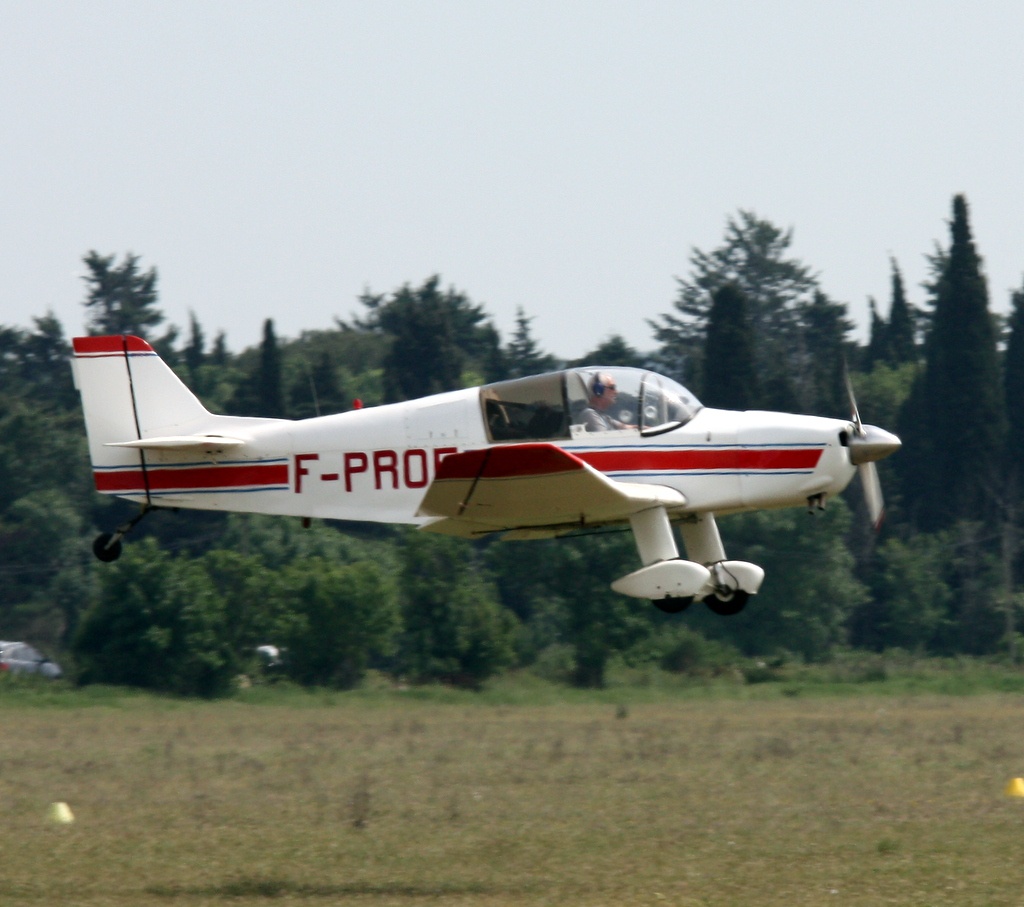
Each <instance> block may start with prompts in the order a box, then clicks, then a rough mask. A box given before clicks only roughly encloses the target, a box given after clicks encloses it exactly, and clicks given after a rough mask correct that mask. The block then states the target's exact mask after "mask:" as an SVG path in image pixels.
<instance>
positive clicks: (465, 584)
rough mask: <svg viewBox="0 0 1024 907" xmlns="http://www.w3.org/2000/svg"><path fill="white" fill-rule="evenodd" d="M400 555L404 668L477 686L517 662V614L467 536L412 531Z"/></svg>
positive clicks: (417, 676) (421, 676) (419, 677)
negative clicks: (506, 606) (504, 603)
mask: <svg viewBox="0 0 1024 907" xmlns="http://www.w3.org/2000/svg"><path fill="white" fill-rule="evenodd" d="M401 557H402V571H401V590H400V595H401V600H402V613H403V617H404V627H405V629H404V633H403V636H402V643H401V649H400V653H399V665H400V670H401V672H402V673H404V674H406V675H408V676H409V677H411V678H412V679H414V680H416V681H419V682H422V681H430V680H440V681H444V682H446V683H454V684H456V685H459V686H468V687H478V686H479V685H480V684H481V683H483V681H484V680H486V679H487V678H488V677H490V676H491V675H492V674H494V673H496V672H497V671H500V670H501V669H502V668H504V667H507V666H508V665H509V664H511V663H512V660H513V657H514V643H515V634H516V628H517V621H516V619H515V617H514V616H513V615H512V613H511V612H510V611H507V610H505V609H503V608H502V607H501V606H500V605H499V603H498V599H497V594H496V591H495V589H494V585H493V584H492V583H491V581H490V579H489V578H488V577H487V576H486V574H485V572H484V570H483V566H482V563H481V561H480V558H479V556H478V553H477V551H476V550H475V549H474V548H473V547H472V546H471V545H470V544H469V543H468V542H464V541H462V540H461V539H453V538H448V537H445V536H434V535H430V534H429V533H424V532H409V533H407V534H406V536H405V540H404V543H403V545H402V551H401Z"/></svg>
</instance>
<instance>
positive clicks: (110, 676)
mask: <svg viewBox="0 0 1024 907" xmlns="http://www.w3.org/2000/svg"><path fill="white" fill-rule="evenodd" d="M949 227H950V237H949V242H948V244H945V245H939V246H937V247H936V248H935V249H934V250H933V251H932V252H930V253H928V254H927V258H928V261H929V263H930V274H931V277H930V280H929V281H928V283H927V285H925V286H923V287H919V288H913V289H911V288H907V287H905V286H904V284H903V280H902V277H901V273H900V269H899V264H898V262H896V261H892V262H891V265H890V267H891V278H892V283H891V286H892V292H891V297H890V298H889V299H887V300H881V301H874V300H873V301H872V306H871V311H872V323H871V325H870V333H869V335H868V337H867V340H866V342H859V341H858V340H857V339H855V338H854V336H853V331H854V325H853V324H852V322H851V321H850V320H849V317H848V312H847V307H846V305H845V303H843V302H840V301H837V300H833V299H831V298H829V297H828V296H827V295H826V293H825V292H824V290H823V289H822V288H821V286H820V283H819V278H818V276H817V275H816V274H815V272H814V271H813V269H812V267H811V266H810V265H809V264H805V263H803V262H801V261H799V260H797V259H795V258H794V257H793V256H792V254H791V252H790V245H791V241H792V234H791V232H790V231H786V230H782V229H780V228H778V227H777V226H775V225H774V224H772V223H771V222H769V221H766V220H762V219H760V218H758V217H757V216H756V215H755V214H753V213H752V212H748V211H740V212H738V213H737V215H735V216H734V217H730V218H729V219H728V221H727V227H726V231H725V235H724V237H723V241H722V244H721V245H720V246H719V247H717V248H715V249H713V250H710V251H702V250H698V249H694V250H693V251H692V253H691V255H690V257H689V272H688V274H687V276H685V277H682V278H677V280H678V295H677V298H676V300H675V301H674V303H673V302H672V301H669V304H668V305H667V308H668V309H669V311H667V312H666V313H665V314H664V315H662V316H661V317H660V318H658V319H657V320H656V321H654V322H651V323H650V327H651V330H652V336H653V346H652V348H651V349H649V350H643V351H641V350H636V349H633V348H631V347H630V346H629V344H627V343H626V342H625V341H624V340H623V338H622V337H621V336H620V335H618V334H616V333H614V329H615V327H616V325H611V324H610V325H609V329H610V332H609V334H608V336H607V339H606V340H605V341H604V342H603V343H602V344H601V345H600V346H599V347H598V348H597V349H595V350H593V351H591V352H590V353H588V354H587V355H586V356H584V357H583V358H582V359H581V360H579V363H578V364H582V363H584V362H586V363H590V364H604V365H631V366H643V367H650V368H653V369H655V370H657V371H661V372H663V373H666V374H669V375H671V376H672V377H675V378H677V379H679V380H681V381H683V382H684V383H686V384H687V385H688V386H689V387H690V388H691V389H692V390H694V391H695V392H696V394H697V396H698V397H699V398H700V399H701V400H702V401H703V402H704V403H705V404H706V405H710V406H719V407H724V408H735V409H773V410H784V411H791V412H802V413H815V414H821V415H827V416H835V417H846V416H848V415H849V413H850V406H849V400H848V395H847V391H846V387H845V382H844V370H846V369H848V370H849V372H850V374H851V376H852V383H853V385H854V387H855V389H856V393H857V397H858V402H859V408H860V412H861V414H862V416H863V418H864V419H865V421H867V422H871V423H874V424H877V425H881V426H883V427H885V428H888V429H890V430H895V431H896V432H897V433H898V434H900V436H901V437H902V439H903V442H904V448H903V450H902V451H901V452H900V453H899V454H898V455H896V456H895V457H893V458H891V459H890V460H887V461H885V462H883V463H881V464H880V471H881V476H882V482H883V487H884V488H885V492H886V499H887V504H888V516H887V519H886V522H885V523H884V525H883V528H882V530H881V532H880V533H878V534H876V533H874V532H873V531H872V530H871V528H870V527H869V526H868V525H867V524H868V520H867V516H866V514H865V512H864V508H863V505H862V503H861V496H860V493H859V488H858V487H857V482H856V481H855V482H854V483H853V485H852V486H851V488H850V489H849V490H848V491H847V493H846V495H844V498H843V499H840V500H835V501H831V502H829V507H828V509H827V511H826V512H825V513H824V514H819V515H817V516H815V517H814V518H809V517H808V516H807V515H806V514H805V513H803V512H801V511H799V510H789V511H779V512H770V513H755V514H748V515H741V516H731V517H725V518H722V519H721V520H720V528H721V530H722V534H723V537H724V540H725V543H726V548H727V550H728V551H729V553H730V555H731V556H732V557H735V558H742V559H745V560H751V561H754V562H756V563H759V564H761V565H762V566H763V567H764V568H765V570H766V571H767V578H766V580H765V583H764V587H763V590H762V592H761V594H760V595H759V596H757V597H756V598H755V599H752V600H751V603H750V605H749V606H748V607H747V609H746V610H745V611H744V612H743V613H742V614H741V615H739V616H736V617H732V618H721V617H716V616H714V615H712V614H710V612H708V611H707V609H705V608H704V607H703V606H701V605H695V606H694V607H693V608H691V609H690V610H689V611H687V612H685V613H684V614H682V615H676V616H668V615H665V614H662V613H660V612H659V611H657V610H656V609H655V608H653V607H652V606H650V605H648V604H646V603H644V602H640V601H636V600H632V599H628V598H624V597H622V596H619V595H616V594H615V593H613V592H612V591H611V590H610V588H609V583H610V582H611V581H612V580H613V579H615V578H616V577H618V576H621V575H622V574H624V573H627V572H629V571H631V570H633V569H635V568H636V566H637V563H638V562H637V556H636V551H635V547H634V544H633V539H632V536H631V534H630V533H629V532H602V533H597V534H593V535H586V536H581V537H578V538H571V539H561V540H552V541H534V542H508V543H506V542H501V541H499V540H485V541H481V542H475V543H471V542H467V541H463V540H458V539H452V538H447V537H442V536H435V535H431V534H429V533H422V532H418V531H416V530H415V529H411V528H408V527H393V526H386V525H378V524H365V523H361V524H357V523H344V522H330V523H326V524H325V523H318V524H314V525H313V526H311V527H303V525H302V524H301V523H300V521H298V520H289V519H286V518H265V517H254V516H246V515H237V514H219V513H203V512H196V511H190V512H181V513H176V512H171V511H159V512H157V513H155V514H154V515H152V516H150V517H149V518H148V519H147V520H145V521H144V522H143V523H141V524H140V526H139V527H138V529H137V530H136V531H135V532H133V534H132V535H131V536H130V537H129V540H128V543H127V544H126V546H125V554H124V556H123V557H122V558H121V559H120V560H119V561H117V562H116V563H113V564H100V563H99V562H97V561H96V560H95V559H94V558H93V555H92V551H91V543H92V539H93V537H94V536H95V535H96V534H97V533H98V532H99V531H101V530H103V531H109V530H111V529H113V528H114V527H115V526H116V525H118V524H119V523H121V522H122V521H124V520H125V519H127V518H129V517H131V516H132V515H133V514H134V513H135V508H134V507H133V505H129V504H127V503H126V502H120V501H116V500H111V499H109V498H106V497H103V496H100V495H98V494H96V493H95V492H94V490H93V487H92V478H91V472H90V468H89V462H88V455H87V452H86V446H85V438H84V427H83V423H82V418H81V414H80V410H79V403H78V397H77V393H76V392H75V390H74V388H73V386H72V380H71V371H70V368H69V365H68V360H69V358H70V342H69V336H70V335H69V334H68V333H67V332H66V331H65V327H64V326H63V325H61V324H60V323H59V322H58V321H57V320H56V319H55V318H54V317H53V315H52V314H45V315H42V316H40V317H36V318H33V319H32V324H31V326H29V327H16V326H0V387H2V392H0V470H2V471H0V474H2V476H3V481H2V483H0V577H2V580H3V582H2V584H0V638H4V639H26V640H28V641H31V642H33V643H35V644H37V645H40V646H42V647H43V648H44V649H45V650H47V651H48V653H49V654H51V655H54V656H55V657H57V658H58V659H61V660H63V661H65V662H66V664H67V665H69V666H71V667H72V670H73V673H74V675H75V676H77V677H78V678H79V679H80V680H81V681H83V682H109V683H123V684H133V685H139V686H145V687H151V688H156V689H163V690H168V691H173V692H179V693H186V694H199V695H216V694H218V693H220V692H223V691H225V690H226V689H228V687H229V686H230V684H231V682H232V681H233V680H234V679H235V678H236V677H237V676H238V675H240V674H247V673H248V674H254V675H255V674H258V665H257V663H256V660H255V649H256V647H257V646H259V645H261V644H273V645H276V646H278V647H280V648H281V649H282V650H283V652H284V657H283V664H282V665H281V666H280V667H278V668H277V669H276V670H277V671H278V672H279V673H281V674H283V675H286V676H288V677H290V678H291V679H292V680H294V681H295V682H298V683H302V684H325V685H335V686H342V687H344V686H351V685H353V684H356V683H358V682H359V680H360V678H361V677H362V676H363V675H364V674H365V672H366V671H367V670H368V669H370V668H373V669H376V670H378V671H382V672H385V673H387V674H389V675H391V676H393V677H394V678H395V679H396V680H402V681H403V682H410V683H417V682H430V681H441V682H448V683H456V684H461V685H467V686H476V685H479V684H480V683H482V682H483V681H484V680H486V678H487V677H489V676H491V675H493V674H494V673H495V672H499V671H503V670H507V669H511V668H516V667H530V668H532V669H533V670H536V671H538V672H541V673H543V674H545V675H546V676H550V677H553V678H558V679H563V680H565V681H566V682H572V683H576V684H580V685H592V686H597V685H601V684H602V683H603V682H604V679H605V672H606V669H607V666H608V664H609V662H610V660H611V659H613V658H621V659H624V660H626V661H627V662H628V663H643V662H648V663H650V662H657V663H659V664H660V665H661V666H662V667H664V668H666V669H668V670H675V671H688V672H694V673H700V672H710V671H714V670H716V669H717V668H718V667H720V666H721V665H723V664H726V663H728V662H729V660H730V659H733V658H737V657H740V656H764V657H775V658H800V659H805V660H808V661H822V660H827V659H828V658H829V657H830V656H831V655H833V654H834V653H835V652H837V651H838V650H840V649H843V648H850V647H852V648H861V649H871V650H883V649H889V648H901V649H907V650H912V651H915V652H919V653H922V654H937V655H955V654H961V653H962V654H972V655H985V654H1000V655H1003V656H1005V657H1007V658H1009V659H1011V660H1016V659H1017V656H1018V642H1017V641H1018V635H1019V634H1018V625H1019V623H1020V615H1021V612H1022V598H1021V594H1020V593H1019V592H1018V590H1017V580H1016V576H1017V572H1018V570H1019V569H1020V567H1021V566H1022V564H1021V558H1022V554H1021V552H1020V545H1019V543H1018V537H1019V527H1020V516H1019V513H1018V512H1019V511H1020V509H1021V507H1020V497H1021V494H1022V490H1021V488H1022V482H1021V478H1020V475H1019V473H1020V466H1019V463H1020V456H1019V451H1020V450H1021V449H1022V446H1021V445H1022V441H1024V288H1022V289H1021V290H1019V291H1016V292H1014V293H1013V294H1012V299H1011V314H1010V315H1009V317H1008V318H1000V317H997V316H995V315H994V314H993V313H992V311H991V310H990V299H989V293H988V289H987V286H986V283H985V279H984V269H983V265H982V261H981V257H980V254H979V252H978V250H977V249H976V248H975V245H974V242H973V239H972V236H971V230H970V223H969V216H968V208H967V203H966V200H965V199H964V198H963V197H961V196H958V197H956V198H955V199H954V200H953V206H952V217H951V220H950V222H949ZM84 262H85V265H86V276H85V292H84V298H83V323H84V324H83V325H82V326H79V325H74V326H72V329H71V332H70V333H71V334H75V333H79V332H80V330H82V329H84V330H85V331H87V332H89V333H97V334H100V333H112V332H116V333H121V332H129V333H135V334H139V335H141V336H144V337H146V338H147V339H149V340H150V342H151V343H153V345H154V346H155V347H156V348H157V349H158V350H159V351H160V352H161V354H162V355H163V356H164V357H165V358H166V359H167V361H168V362H169V363H170V364H171V365H172V366H173V367H174V368H175V369H176V370H177V371H178V372H179V374H180V375H181V377H182V378H183V379H184V380H185V382H186V383H187V384H188V385H189V386H190V387H191V388H192V389H193V390H194V391H195V392H196V393H197V394H198V396H199V397H200V398H201V399H202V400H203V401H204V403H205V404H206V405H207V407H208V408H209V409H211V410H212V411H215V412H228V413H232V414H238V415H261V416H285V417H290V418H303V417H307V416H312V415H315V414H318V413H329V412H337V411H342V410H345V409H348V408H351V407H352V406H353V405H354V401H355V400H356V399H357V398H358V399H359V400H360V401H361V402H362V404H363V405H365V406H373V405H376V404H380V403H383V402H388V401H394V400H402V399H411V398H415V397H419V396H423V395H426V394H430V393H435V392H439V391H444V390H447V389H451V388H454V387H459V386H471V385H476V384H480V383H484V382H489V381H496V380H501V379H504V378H510V377H517V376H521V375H526V374H533V373H536V372H540V371H545V370H548V369H551V368H556V367H561V366H563V365H566V364H577V363H566V362H565V360H563V359H559V358H558V356H557V351H550V352H549V351H545V350H542V349H541V348H540V346H539V344H538V343H537V342H536V340H535V338H534V337H533V336H532V334H531V328H530V324H531V318H530V317H529V315H528V313H527V312H526V311H525V310H524V309H520V310H519V316H518V318H517V322H516V329H515V331H514V332H513V334H512V336H511V337H508V338H502V337H501V336H500V334H499V332H498V330H497V329H496V328H495V326H494V324H493V321H492V320H491V318H490V316H489V315H488V314H487V312H486V310H485V307H484V306H483V305H482V304H479V303H476V302H474V301H473V300H472V299H471V298H470V296H469V295H468V294H467V293H466V292H464V291H462V290H458V289H455V288H451V287H445V286H443V285H442V282H441V280H440V278H438V277H436V276H435V277H429V278H427V279H426V280H425V281H424V282H423V283H422V284H420V285H413V284H408V285H405V286H402V287H400V288H398V289H395V290H393V291H391V292H387V293H381V294H373V293H369V292H368V293H366V294H365V295H364V296H363V297H362V298H361V299H360V300H359V303H358V312H357V314H356V315H354V316H352V315H350V316H349V317H348V318H347V319H346V320H341V319H337V320H336V321H335V322H334V324H332V325H331V326H329V327H327V328H323V329H315V330H313V329H311V330H308V331H305V332H303V333H302V334H301V335H300V336H299V337H296V338H288V339H285V338H278V337H277V336H276V335H275V332H274V325H273V322H272V321H267V322H265V323H264V325H263V341H262V343H261V344H260V345H259V346H258V347H255V348H251V349H246V350H242V351H240V352H234V351H231V350H229V348H228V345H227V338H226V337H225V336H224V335H223V334H220V335H217V336H214V337H208V336H207V334H206V332H205V330H204V327H203V325H202V323H201V316H200V315H198V314H193V315H192V317H191V320H190V324H189V325H187V326H186V327H185V328H183V329H179V328H175V327H169V326H167V325H166V323H165V318H164V315H163V313H162V312H161V310H160V308H159V298H158V280H157V271H156V269H155V268H152V267H151V268H148V269H144V268H143V266H142V264H141V261H140V258H139V257H138V256H136V255H132V254H128V255H125V256H124V257H122V258H121V260H118V258H117V256H116V255H102V254H99V253H97V252H90V253H88V254H87V255H85V257H84ZM623 302H624V305H623V306H622V311H623V312H628V311H629V306H628V304H626V303H628V301H627V300H624V301H623ZM623 317H627V316H625V315H624V316H623Z"/></svg>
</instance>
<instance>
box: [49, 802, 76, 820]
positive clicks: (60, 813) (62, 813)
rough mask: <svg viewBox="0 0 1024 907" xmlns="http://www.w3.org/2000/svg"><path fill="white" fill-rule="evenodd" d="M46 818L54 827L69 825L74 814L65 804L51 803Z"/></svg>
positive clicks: (73, 818)
mask: <svg viewBox="0 0 1024 907" xmlns="http://www.w3.org/2000/svg"><path fill="white" fill-rule="evenodd" d="M46 818H47V819H49V820H50V821H51V822H52V823H53V824H54V825H70V824H71V823H72V822H74V821H75V814H74V813H73V812H71V807H70V806H68V805H67V803H59V802H58V803H51V804H50V809H49V812H47V814H46Z"/></svg>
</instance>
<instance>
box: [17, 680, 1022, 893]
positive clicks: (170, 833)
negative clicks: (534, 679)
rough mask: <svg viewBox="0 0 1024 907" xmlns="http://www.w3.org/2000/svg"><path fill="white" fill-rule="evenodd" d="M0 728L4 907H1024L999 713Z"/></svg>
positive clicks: (157, 721)
mask: <svg viewBox="0 0 1024 907" xmlns="http://www.w3.org/2000/svg"><path fill="white" fill-rule="evenodd" d="M506 698H507V697H506ZM536 698H537V697H535V699H536ZM0 721H2V722H3V733H2V734H0V794H2V800H0V802H2V803H3V821H2V823H0V904H4V905H21V904H31V905H36V904H39V905H41V904H46V905H78V904H81V905H106V904H113V905H133V907H135V905H142V907H150V905H159V907H193V905H196V907H198V905H242V904H261V903H278V902H284V903H289V904H309V905H325V904H373V905H385V904H398V905H420V904H430V905H446V904H460V905H461V904H473V905H477V904H479V905H498V904H501V905H539V904H551V905H611V904H615V905H646V904H650V905H747V904H750V905H755V904H756V905H786V907H792V905H805V904H806V905H811V904H814V905H817V904H822V905H824V904H827V905H840V904H862V905H884V904H914V905H943V904H949V905H1003V904H1006V905H1018V904H1022V903H1024V865H1022V861H1021V852H1022V850H1024V799H1014V798H1009V797H1007V796H1005V795H1004V793H1003V789H1004V787H1005V785H1006V783H1007V781H1008V780H1009V779H1010V778H1013V777H1015V776H1020V775H1024V696H1021V695H1019V694H1011V693H996V694H985V695H975V696H962V697H947V696H942V695H935V694H919V695H905V696H902V695H901V696H877V695H850V696H805V695H796V696H794V695H789V696H784V695H781V693H780V692H779V691H778V690H776V689H769V688H768V687H767V686H764V687H757V688H752V687H748V688H746V691H745V692H744V693H743V695H742V696H740V695H730V696H718V695H706V696H694V695H689V696H684V695H674V694H671V693H665V694H661V695H654V694H650V693H648V694H646V695H643V696H640V695H637V696H634V697H632V698H630V697H628V696H623V695H621V694H619V695H617V694H615V693H614V691H613V692H612V693H607V694H602V695H596V694H591V695H579V696H573V695H570V694H568V693H567V694H566V695H565V696H562V697H561V698H559V697H558V696H552V697H551V701H550V702H546V703H544V702H537V701H534V702H532V703H531V704H515V703H511V702H508V701H502V699H501V698H500V697H488V696H487V695H484V696H474V695H472V694H458V695H456V694H444V695H437V696H430V695H426V696H423V695H418V694H416V693H415V692H414V693H409V694H402V693H396V692H391V693H388V694H380V695H361V694H349V695H345V694H331V695H328V694H320V695H304V694H302V695H300V694H296V693H287V692H286V693H282V694H280V695H270V696H269V697H267V696H265V695H264V696H261V697H259V698H256V697H254V699H253V701H245V700H231V701H224V702H214V703H190V702H180V701H173V700H162V699H159V698H155V697H146V696H140V695H130V694H125V693H117V692H111V691H105V692H98V693H89V691H84V692H83V691H67V692H65V693H62V694H59V695H57V694H55V695H52V696H51V695H46V694H40V695H39V696H38V697H37V698H36V699H35V700H33V698H32V697H24V696H16V697H11V696H5V695H4V691H3V690H0ZM53 801H66V802H67V803H68V804H70V806H71V809H72V810H73V811H74V814H75V818H76V821H75V822H74V823H73V824H71V825H63V826H61V825H54V824H51V823H49V822H48V821H47V818H46V815H47V807H48V805H49V804H50V803H51V802H53Z"/></svg>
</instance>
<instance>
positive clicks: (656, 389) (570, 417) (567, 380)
mask: <svg viewBox="0 0 1024 907" xmlns="http://www.w3.org/2000/svg"><path fill="white" fill-rule="evenodd" d="M480 405H481V408H482V409H483V416H484V424H485V425H486V426H487V434H488V437H489V438H490V440H491V441H557V440H568V439H570V438H581V437H586V436H588V435H592V434H594V433H601V434H608V433H617V434H626V435H628V434H634V435H635V434H639V435H656V434H660V433H661V432H665V431H671V430H672V429H673V428H679V427H680V426H681V425H685V424H686V423H687V422H689V421H690V419H692V418H693V417H694V416H695V415H696V414H697V412H698V411H699V410H700V409H701V404H700V402H699V401H698V400H697V398H696V397H694V395H693V394H691V393H690V392H689V391H688V390H687V389H686V388H685V387H683V386H682V385H681V384H678V383H677V382H675V381H673V380H672V379H671V378H666V377H665V376H664V375H658V374H655V373H654V372H648V371H645V370H644V369H638V368H619V367H612V368H603V367H600V366H589V367H587V368H574V369H566V370H565V371H562V372H551V373H549V374H546V375H535V376H533V377H530V378H515V379H513V380H511V381H499V382H497V383H496V384H488V385H486V386H485V387H482V388H481V389H480Z"/></svg>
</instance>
